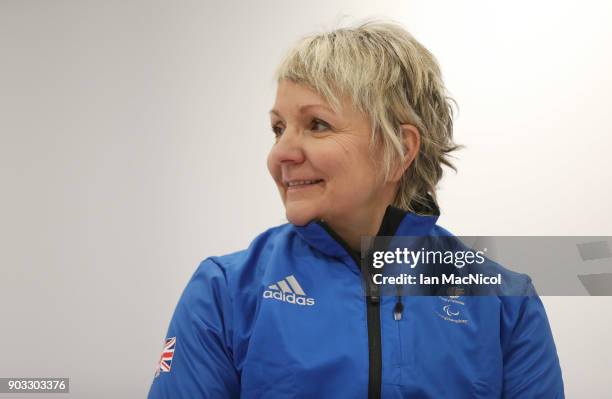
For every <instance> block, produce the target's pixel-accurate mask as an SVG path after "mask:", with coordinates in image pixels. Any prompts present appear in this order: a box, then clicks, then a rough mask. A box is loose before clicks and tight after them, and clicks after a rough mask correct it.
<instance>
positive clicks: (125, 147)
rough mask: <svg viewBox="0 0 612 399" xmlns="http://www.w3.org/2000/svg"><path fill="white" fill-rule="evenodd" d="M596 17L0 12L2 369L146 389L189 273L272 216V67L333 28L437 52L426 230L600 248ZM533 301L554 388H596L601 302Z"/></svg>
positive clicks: (464, 12) (604, 380)
mask: <svg viewBox="0 0 612 399" xmlns="http://www.w3.org/2000/svg"><path fill="white" fill-rule="evenodd" d="M366 3H368V4H367V5H366ZM611 4H612V3H610V2H606V1H602V2H594V1H581V2H579V1H565V2H562V1H554V2H553V1H551V2H544V1H537V2H534V1H513V2H499V1H497V2H494V1H488V0H479V1H431V0H427V1H421V2H416V1H381V0H379V1H377V2H362V1H354V0H353V1H349V0H345V1H336V2H334V3H329V2H328V1H323V0H310V1H308V2H303V1H300V2H297V1H257V2H244V1H240V2H239V1H219V2H216V3H213V2H204V1H193V2H188V1H165V2H161V1H8V0H0V50H1V53H0V184H1V185H0V190H1V196H0V198H2V200H1V202H0V243H1V246H2V247H1V251H0V260H1V262H0V265H1V266H0V267H1V269H0V270H1V278H0V296H1V297H0V314H1V315H2V328H1V329H0V337H1V340H2V342H3V343H4V345H3V362H2V364H1V365H0V376H2V377H9V376H62V377H63V376H66V377H70V378H71V391H72V393H71V394H70V395H66V396H65V397H74V398H107V397H117V398H136V397H144V396H145V395H146V393H147V391H148V388H149V384H150V383H151V381H152V377H153V372H154V369H155V364H156V361H157V359H158V356H159V353H160V350H161V344H162V340H163V338H164V335H165V331H166V328H167V326H168V322H169V319H170V316H171V314H172V311H173V309H174V306H175V304H176V301H177V300H178V297H179V295H180V293H181V291H182V289H183V288H184V286H185V284H186V283H187V280H188V279H189V277H190V276H191V274H192V273H193V271H194V270H195V267H196V266H197V265H198V263H199V262H200V261H201V260H202V259H204V258H205V257H207V256H210V255H221V254H224V253H227V252H229V251H234V250H239V249H242V248H244V247H246V245H248V243H249V242H250V241H251V240H252V239H253V238H254V237H255V236H256V235H257V234H258V233H259V232H261V231H263V230H264V229H266V228H267V227H270V226H273V225H277V224H280V223H283V222H284V213H283V208H282V204H281V202H280V199H279V198H278V193H277V191H276V188H275V186H274V185H273V183H272V180H271V179H270V177H269V176H268V174H267V169H266V167H265V157H266V155H267V151H268V150H269V148H270V146H271V144H272V138H273V135H272V133H271V131H270V129H269V122H268V114H267V112H268V110H269V109H270V108H271V106H272V104H273V101H274V93H275V84H274V81H273V79H272V73H273V71H274V69H275V67H276V65H277V63H278V62H279V61H280V59H281V56H282V55H283V54H284V52H285V51H286V50H287V49H288V48H289V47H290V46H291V44H292V43H294V42H295V40H297V38H298V37H300V36H302V35H305V34H308V33H313V32H315V31H318V30H320V29H325V28H333V27H335V26H336V25H337V23H338V22H339V21H340V23H343V22H344V23H351V22H353V21H355V20H356V19H358V18H362V17H367V16H378V17H382V18H384V17H390V18H393V19H395V20H396V21H399V22H401V23H403V24H404V25H405V26H406V27H407V28H408V29H409V30H410V31H411V32H412V33H413V34H414V35H415V36H416V37H417V39H419V40H420V41H421V42H422V43H423V44H425V46H427V47H428V48H429V49H430V50H431V51H432V52H433V53H434V54H435V55H436V56H437V58H438V60H439V61H440V64H441V66H442V70H443V72H444V74H445V78H446V83H447V86H448V88H449V90H450V91H451V93H452V95H453V96H454V97H455V99H456V100H457V102H458V103H459V106H460V113H459V115H458V117H457V119H456V127H455V134H456V139H457V141H458V142H460V143H462V144H465V145H466V146H467V148H466V149H465V150H463V151H461V152H460V153H459V154H458V155H457V156H458V159H457V161H456V164H457V166H458V168H459V173H458V174H454V173H449V174H448V175H447V177H446V178H445V179H444V180H443V181H442V183H441V185H440V191H439V196H440V205H441V209H442V213H443V215H442V217H441V218H440V224H441V225H442V226H444V227H446V228H448V229H449V230H450V231H452V232H453V233H455V234H457V235H612V214H611V213H610V209H609V206H610V204H611V203H612V188H611V182H612V167H611V161H610V159H609V149H610V147H611V146H612V138H611V133H612V129H611V125H612V123H611V122H610V115H611V114H612V111H611V110H610V107H611V105H612V94H611V93H612V78H611V76H612V75H611V74H610V71H611V70H612V50H610V42H611V39H612V25H610V23H609V21H610V20H611V18H612V5H611ZM342 16H346V17H345V18H341V17H342ZM543 300H544V303H545V305H546V308H547V311H548V316H549V319H550V322H551V325H552V328H553V331H554V335H555V340H556V344H557V347H558V352H559V357H560V359H561V363H562V368H563V374H564V379H565V384H566V396H567V397H568V398H587V397H588V398H604V397H609V396H607V395H609V377H610V375H611V374H612V366H611V364H610V359H611V358H612V349H610V345H609V336H608V334H609V331H610V330H612V321H611V316H610V310H609V309H610V307H611V305H612V300H611V298H593V297H569V298H559V297H544V298H543ZM111 392H112V393H111ZM0 396H1V395H0ZM57 397H60V396H57Z"/></svg>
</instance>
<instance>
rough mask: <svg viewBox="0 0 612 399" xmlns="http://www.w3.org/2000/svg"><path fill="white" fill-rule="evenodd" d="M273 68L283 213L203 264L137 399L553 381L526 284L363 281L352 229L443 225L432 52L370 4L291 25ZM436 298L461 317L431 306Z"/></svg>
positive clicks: (492, 392)
mask: <svg viewBox="0 0 612 399" xmlns="http://www.w3.org/2000/svg"><path fill="white" fill-rule="evenodd" d="M277 82H278V90H277V94H276V101H275V104H274V107H273V109H272V110H271V112H270V115H271V124H272V130H273V132H274V135H275V143H274V145H273V146H272V149H271V151H270V154H269V157H268V169H269V171H270V174H271V175H272V178H273V179H274V181H275V182H276V185H277V187H278V190H279V192H280V195H281V198H282V201H283V204H284V206H285V209H286V215H287V219H288V221H289V223H287V224H284V225H281V226H277V227H274V228H271V229H269V230H267V231H266V232H264V233H262V234H261V235H259V236H258V237H257V238H256V239H255V240H254V241H253V242H252V243H251V245H250V246H249V247H248V248H247V249H246V250H243V251H240V252H236V253H232V254H228V255H225V256H219V257H210V258H207V259H206V260H204V261H203V262H202V263H201V264H200V266H199V267H198V269H197V270H196V272H195V274H194V275H193V277H192V278H191V280H190V281H189V283H188V285H187V287H186V289H185V291H184V293H183V295H182V296H181V298H180V300H179V303H178V305H177V307H176V310H175V313H174V316H173V318H172V321H171V323H170V327H169V330H168V335H167V340H166V346H165V348H164V354H163V355H162V358H161V360H160V367H159V369H158V372H157V375H156V377H155V379H154V381H153V385H152V387H151V390H150V393H149V398H238V397H241V398H294V397H295V398H298V397H299V398H453V399H457V398H500V397H503V398H521V399H524V398H562V397H563V382H562V378H561V370H560V367H559V361H558V358H557V354H556V349H555V344H554V342H553V338H552V334H551V331H550V327H549V324H548V320H547V317H546V314H545V311H544V307H543V305H542V303H541V301H540V299H539V298H538V297H537V296H525V297H507V296H503V297H502V296H486V297H459V298H458V297H457V296H451V297H439V296H420V297H404V298H401V297H400V298H399V300H398V298H395V297H394V296H378V295H371V294H370V295H369V296H367V297H366V296H364V294H363V290H362V284H361V274H362V272H361V270H360V267H359V262H358V260H359V256H360V254H359V248H360V237H361V236H374V235H379V236H393V235H396V236H411V235H412V236H425V235H430V236H439V235H449V234H450V233H448V232H447V231H446V230H444V229H443V228H441V227H439V226H437V225H436V220H437V218H438V216H439V210H438V206H437V204H436V195H435V188H436V184H437V182H438V181H439V180H440V178H441V176H442V165H447V166H451V167H452V165H451V164H450V162H449V161H448V159H447V158H448V153H450V152H451V151H453V150H454V149H456V148H457V146H456V145H455V144H454V143H453V141H452V111H451V110H452V108H451V107H450V103H449V99H448V97H447V96H446V94H445V90H444V86H443V82H442V79H441V73H440V70H439V68H438V65H437V63H436V61H435V59H434V57H433V56H432V55H431V54H430V53H429V52H428V51H427V50H426V49H425V48H424V47H423V46H422V45H420V44H419V43H418V42H417V41H416V40H415V39H414V38H413V37H412V36H410V35H409V34H408V33H407V32H406V31H405V30H403V29H402V28H401V27H400V26H398V25H396V24H395V23H385V22H375V21H370V22H366V23H364V24H361V25H360V26H357V27H355V28H352V29H338V30H335V31H332V32H328V33H323V34H320V35H315V36H312V37H307V38H304V39H303V40H301V41H300V42H299V43H298V44H297V45H296V46H295V48H294V49H293V50H292V51H290V52H289V54H288V55H287V56H286V58H285V60H284V61H283V62H282V64H281V65H280V67H279V69H278V71H277ZM523 281H524V291H525V292H528V291H529V290H530V289H531V288H532V287H531V283H530V282H529V280H528V279H527V280H523ZM449 301H453V302H452V303H453V305H455V306H456V307H458V308H460V311H461V317H462V319H461V320H455V319H453V318H452V317H441V316H440V309H442V308H443V307H444V306H445V304H448V303H449ZM447 309H448V308H447ZM456 313H457V314H459V311H457V312H456ZM453 314H455V313H453ZM455 321H457V322H455ZM458 321H460V322H458Z"/></svg>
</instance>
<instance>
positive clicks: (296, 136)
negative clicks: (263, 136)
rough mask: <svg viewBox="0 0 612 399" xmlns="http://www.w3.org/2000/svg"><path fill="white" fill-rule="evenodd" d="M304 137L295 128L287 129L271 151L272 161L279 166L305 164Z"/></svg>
mask: <svg viewBox="0 0 612 399" xmlns="http://www.w3.org/2000/svg"><path fill="white" fill-rule="evenodd" d="M304 158H305V156H304V143H303V135H302V134H300V133H299V131H298V130H297V129H295V128H292V129H290V128H286V129H285V131H284V132H283V134H281V136H280V137H279V138H278V139H277V140H276V143H274V145H273V146H272V149H271V150H270V160H271V161H272V162H273V163H275V164H277V165H286V164H294V163H295V164H299V163H302V162H304Z"/></svg>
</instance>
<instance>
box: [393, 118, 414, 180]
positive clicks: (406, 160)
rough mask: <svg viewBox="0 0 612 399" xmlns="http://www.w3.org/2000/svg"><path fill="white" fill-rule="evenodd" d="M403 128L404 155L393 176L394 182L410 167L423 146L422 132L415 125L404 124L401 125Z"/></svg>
mask: <svg viewBox="0 0 612 399" xmlns="http://www.w3.org/2000/svg"><path fill="white" fill-rule="evenodd" d="M400 127H401V129H402V143H403V145H404V157H403V158H402V160H401V162H400V164H399V165H398V167H397V169H396V170H395V172H394V173H393V175H392V176H391V181H392V182H397V181H399V180H400V179H401V178H402V176H403V175H404V172H406V170H407V169H408V167H409V166H410V165H411V164H412V162H413V161H414V159H415V158H416V156H417V154H418V153H419V148H420V147H421V133H420V132H419V129H417V128H416V126H414V125H409V124H403V125H400Z"/></svg>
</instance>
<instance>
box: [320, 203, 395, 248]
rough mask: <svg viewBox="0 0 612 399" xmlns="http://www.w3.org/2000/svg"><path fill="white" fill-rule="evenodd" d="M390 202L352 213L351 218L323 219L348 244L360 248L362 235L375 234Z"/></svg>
mask: <svg viewBox="0 0 612 399" xmlns="http://www.w3.org/2000/svg"><path fill="white" fill-rule="evenodd" d="M389 205H390V204H383V205H381V206H378V207H376V208H373V209H370V210H369V211H366V212H362V213H361V214H359V215H354V216H353V217H352V218H350V219H349V218H338V219H334V220H325V223H327V225H329V227H331V228H332V230H334V232H336V234H338V235H339V236H340V237H341V238H342V239H343V240H344V241H345V242H346V243H347V244H348V246H349V247H350V248H351V249H353V250H355V251H360V249H361V237H362V236H375V235H376V234H377V233H378V230H379V228H380V225H381V223H382V221H383V217H384V216H385V211H386V210H387V207H388V206H389Z"/></svg>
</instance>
